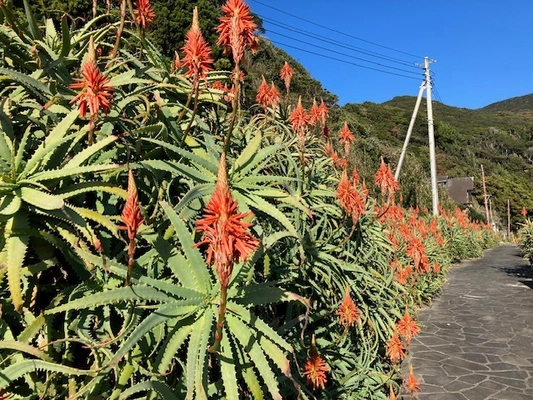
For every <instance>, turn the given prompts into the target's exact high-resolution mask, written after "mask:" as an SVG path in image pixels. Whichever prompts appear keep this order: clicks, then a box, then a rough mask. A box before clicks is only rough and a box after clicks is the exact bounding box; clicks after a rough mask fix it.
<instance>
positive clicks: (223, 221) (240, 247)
mask: <svg viewBox="0 0 533 400" xmlns="http://www.w3.org/2000/svg"><path fill="white" fill-rule="evenodd" d="M237 208H238V205H237V202H236V201H235V200H234V199H233V197H232V196H231V193H230V191H229V187H228V181H227V175H226V155H225V153H222V156H221V157H220V165H219V168H218V177H217V184H216V187H215V190H214V192H213V195H212V196H211V199H210V200H209V202H208V203H207V204H206V206H205V208H204V216H203V218H201V219H200V220H198V221H196V230H197V231H198V232H203V233H204V234H203V237H202V240H201V241H200V242H198V243H196V245H195V246H196V247H198V246H202V245H204V244H206V245H207V246H208V247H207V259H206V262H207V263H208V264H212V263H214V264H215V268H216V272H217V276H218V279H219V282H220V285H221V286H222V287H227V286H228V284H229V281H230V279H231V274H232V272H233V264H234V262H235V261H239V262H244V261H245V260H246V259H247V258H248V256H249V255H250V254H251V253H253V252H254V251H255V249H256V248H257V246H258V245H259V240H258V239H257V238H255V237H253V236H252V235H251V234H250V232H249V231H248V228H249V227H250V226H252V224H250V223H247V222H244V221H243V219H244V218H246V217H248V215H249V214H250V213H249V212H247V213H238V212H237Z"/></svg>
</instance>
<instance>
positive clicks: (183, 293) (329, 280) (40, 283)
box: [0, 0, 495, 399]
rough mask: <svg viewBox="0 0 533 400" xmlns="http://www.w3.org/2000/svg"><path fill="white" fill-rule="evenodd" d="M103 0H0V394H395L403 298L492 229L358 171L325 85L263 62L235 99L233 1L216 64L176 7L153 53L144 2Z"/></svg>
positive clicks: (432, 289)
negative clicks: (97, 3) (322, 93)
mask: <svg viewBox="0 0 533 400" xmlns="http://www.w3.org/2000/svg"><path fill="white" fill-rule="evenodd" d="M119 7H120V11H121V13H120V15H121V19H120V20H119V21H113V20H111V19H110V18H111V17H110V16H109V15H101V16H97V17H96V18H95V19H94V20H90V21H89V22H87V23H86V24H85V25H84V26H81V27H74V26H73V25H71V24H70V22H69V20H68V18H67V16H65V17H63V18H62V19H61V20H60V21H53V20H46V21H36V20H35V19H34V18H33V16H32V14H31V12H30V9H29V7H28V4H27V2H26V1H25V9H26V15H25V16H26V18H25V19H24V20H19V19H17V18H16V17H15V15H16V14H15V13H14V12H13V10H12V8H11V5H10V3H9V2H6V1H4V2H0V10H1V13H0V23H1V24H2V25H1V27H0V41H1V42H2V47H1V48H0V52H1V59H0V93H1V108H0V126H1V130H0V233H1V234H0V250H1V251H0V267H1V268H0V283H1V286H0V291H1V317H2V319H1V320H0V337H1V342H0V366H1V369H0V370H1V373H0V389H1V390H2V391H3V392H2V393H3V394H2V396H5V395H11V396H12V397H11V398H28V399H30V398H31V399H33V398H72V399H74V398H88V399H89V398H91V399H92V398H106V399H126V398H150V399H151V398H165V399H176V398H179V399H181V398H185V399H193V398H194V399H207V398H212V399H219V398H227V399H238V398H243V399H244V398H254V399H262V398H276V399H281V398H283V399H291V398H304V399H305V398H354V399H358V398H361V399H362V398H364V399H385V398H394V397H395V393H398V392H399V389H400V387H399V386H400V385H401V384H402V382H401V379H400V375H399V365H400V362H401V361H402V359H403V357H404V356H405V351H406V346H407V345H408V343H409V341H410V339H411V337H412V336H413V335H415V334H416V333H417V332H418V330H419V328H418V326H417V325H416V322H415V321H414V319H413V318H414V316H415V315H416V307H417V306H418V305H420V304H421V303H423V302H427V301H429V300H430V299H431V297H432V296H433V295H435V294H436V293H437V292H438V291H439V290H440V288H441V287H442V284H443V281H444V280H445V277H446V272H447V269H448V267H449V266H450V264H451V262H452V261H457V260H459V259H462V258H465V257H471V256H477V255H479V253H480V251H481V250H482V249H483V248H486V247H488V246H491V245H493V244H494V243H495V238H494V236H493V235H492V234H491V232H490V231H489V230H487V229H486V228H485V227H481V226H479V225H476V224H473V223H471V222H470V221H469V220H468V218H467V216H466V215H465V214H464V213H462V212H460V211H454V212H447V211H445V210H442V216H441V217H438V218H436V217H432V216H430V215H428V214H427V212H421V211H419V210H413V209H410V210H405V209H403V208H402V207H401V206H400V205H398V204H397V202H396V196H395V191H396V190H397V183H396V181H394V178H393V177H392V174H391V172H390V167H388V166H386V165H385V164H384V163H383V162H382V165H381V167H380V168H379V170H377V173H376V179H375V182H368V183H365V182H362V181H361V179H360V178H359V176H358V174H357V171H355V170H351V171H349V170H348V166H347V165H346V164H347V162H346V161H345V160H346V155H347V153H348V152H349V151H350V145H351V143H352V142H353V141H354V140H357V138H354V136H353V134H352V133H351V132H350V130H349V127H348V126H347V125H345V127H344V128H343V130H342V131H341V132H340V136H339V141H340V143H341V145H342V148H338V149H334V148H333V147H332V144H331V142H330V140H329V137H328V136H327V135H326V133H327V132H328V129H327V108H326V107H325V105H324V104H321V105H318V102H315V103H314V105H313V107H312V109H311V110H309V111H308V110H305V109H304V108H303V107H302V105H301V102H299V103H298V104H288V100H287V99H288V96H286V95H284V94H280V92H279V91H278V89H277V88H276V87H275V86H274V85H269V84H268V83H266V82H264V84H263V85H261V87H260V88H259V91H258V96H257V100H258V105H257V106H256V108H255V109H252V110H243V109H241V108H240V98H241V93H240V92H241V90H240V86H241V79H242V74H241V71H240V67H239V66H240V63H241V61H242V58H243V57H245V56H246V52H248V51H253V50H254V49H255V48H256V47H257V46H258V45H259V44H260V43H259V40H258V39H257V38H256V37H255V35H254V28H255V25H254V23H253V20H252V18H251V17H250V16H249V14H248V12H249V9H248V7H247V6H246V4H244V3H243V2H242V1H241V0H229V1H228V2H227V3H226V4H225V5H224V6H223V8H222V11H223V12H224V16H223V17H222V18H221V23H220V26H219V29H218V33H219V34H220V39H219V45H221V46H222V47H223V48H224V49H225V51H226V53H227V54H228V55H229V56H231V57H232V59H233V62H234V70H233V71H213V68H212V62H213V60H212V59H211V56H210V49H209V45H208V44H207V43H206V42H205V41H204V39H203V36H202V32H201V31H200V28H199V24H198V20H197V14H196V13H195V14H194V15H193V16H191V17H192V18H191V29H190V31H189V32H188V33H187V43H186V45H185V47H184V48H183V51H182V53H181V54H177V56H176V59H175V60H172V61H170V60H167V59H165V58H164V57H163V56H161V54H160V53H159V52H158V50H157V49H156V48H155V47H154V46H153V45H152V44H151V43H150V42H149V41H148V40H146V39H145V37H144V34H143V32H144V31H145V30H146V29H147V28H148V27H149V24H150V22H151V21H152V20H153V14H152V11H151V7H150V4H149V1H148V0H138V1H137V2H135V3H132V2H131V1H129V0H128V1H126V0H121V1H120V4H119ZM281 75H282V77H283V79H284V80H285V83H286V88H284V90H283V92H284V93H286V92H288V91H289V90H290V80H291V75H292V71H291V68H290V66H289V65H288V64H287V65H286V66H284V69H283V70H282V71H281ZM331 134H333V133H330V135H331ZM336 143H337V141H336ZM374 183H375V184H376V185H377V189H376V191H377V193H378V195H377V196H376V197H372V196H370V194H369V189H368V188H367V184H368V185H369V186H370V185H374ZM372 190H373V188H372ZM415 371H416V366H415ZM407 388H408V389H409V390H413V391H414V390H416V380H415V378H414V376H412V377H411V378H410V379H409V380H408V381H407Z"/></svg>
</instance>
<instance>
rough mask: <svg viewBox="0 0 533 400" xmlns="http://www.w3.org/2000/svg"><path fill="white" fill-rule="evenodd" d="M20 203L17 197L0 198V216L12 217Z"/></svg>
mask: <svg viewBox="0 0 533 400" xmlns="http://www.w3.org/2000/svg"><path fill="white" fill-rule="evenodd" d="M21 204H22V201H21V199H20V197H19V196H13V195H11V194H6V195H5V196H3V197H1V198H0V215H13V214H15V213H16V212H17V211H18V210H19V209H20V205H21Z"/></svg>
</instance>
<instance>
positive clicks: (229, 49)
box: [217, 0, 259, 65]
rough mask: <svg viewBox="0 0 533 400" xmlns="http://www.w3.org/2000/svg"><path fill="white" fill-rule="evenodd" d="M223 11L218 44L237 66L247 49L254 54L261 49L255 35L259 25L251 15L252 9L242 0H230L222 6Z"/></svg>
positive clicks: (218, 28) (218, 30) (218, 29)
mask: <svg viewBox="0 0 533 400" xmlns="http://www.w3.org/2000/svg"><path fill="white" fill-rule="evenodd" d="M222 11H223V12H224V16H222V17H220V24H219V26H218V27H217V32H218V33H219V37H218V41H217V44H218V45H219V46H221V47H223V48H224V52H225V54H231V55H232V56H233V61H234V62H235V65H240V63H241V60H242V57H243V56H244V50H245V49H246V48H247V47H250V48H251V49H252V51H254V52H255V51H256V50H257V48H258V47H259V42H258V40H257V37H255V35H254V31H255V30H256V29H257V25H256V23H255V22H254V21H253V17H252V15H251V14H250V7H249V6H248V5H247V4H245V3H244V2H243V1H242V0H228V1H227V2H226V3H225V4H224V5H223V6H222Z"/></svg>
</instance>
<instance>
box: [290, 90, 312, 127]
mask: <svg viewBox="0 0 533 400" xmlns="http://www.w3.org/2000/svg"><path fill="white" fill-rule="evenodd" d="M310 120H311V119H310V117H309V115H308V114H307V112H306V111H305V109H304V108H303V106H302V96H300V97H298V104H297V105H296V108H295V109H294V110H293V111H292V112H291V115H290V116H289V121H290V122H291V124H292V129H294V131H295V132H297V133H298V134H299V135H302V136H303V135H304V133H305V130H306V129H307V126H308V125H309V122H310Z"/></svg>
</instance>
